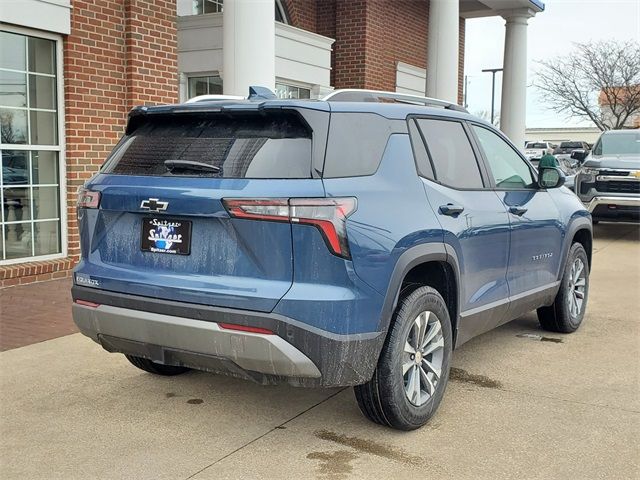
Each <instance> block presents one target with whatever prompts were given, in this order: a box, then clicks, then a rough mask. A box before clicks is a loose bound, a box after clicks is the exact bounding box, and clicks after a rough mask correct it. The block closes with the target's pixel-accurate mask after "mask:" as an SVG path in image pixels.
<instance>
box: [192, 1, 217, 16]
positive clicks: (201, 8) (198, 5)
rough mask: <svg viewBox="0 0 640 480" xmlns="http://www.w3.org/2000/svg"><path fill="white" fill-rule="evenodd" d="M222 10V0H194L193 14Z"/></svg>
mask: <svg viewBox="0 0 640 480" xmlns="http://www.w3.org/2000/svg"><path fill="white" fill-rule="evenodd" d="M220 12H222V0H193V15H202V14H205V13H220Z"/></svg>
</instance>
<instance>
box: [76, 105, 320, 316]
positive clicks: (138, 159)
mask: <svg viewBox="0 0 640 480" xmlns="http://www.w3.org/2000/svg"><path fill="white" fill-rule="evenodd" d="M194 110H195V109H186V110H185V111H183V112H176V111H169V112H163V110H162V109H161V108H160V109H157V111H154V110H153V109H151V110H149V111H148V112H146V113H144V114H141V115H136V116H133V117H132V118H131V119H130V122H129V126H128V128H127V134H126V135H125V136H124V138H123V139H122V140H121V141H120V143H119V144H118V145H117V146H116V148H115V149H114V151H113V152H112V154H111V156H110V157H109V158H108V159H107V161H106V162H105V164H104V166H103V168H102V169H101V173H100V174H99V175H98V176H96V177H95V178H94V179H93V180H92V181H91V182H90V183H89V184H88V185H87V186H86V188H87V190H88V191H89V193H90V194H91V195H93V194H92V193H91V192H99V204H98V208H80V209H79V212H80V213H79V217H80V229H81V239H82V246H83V252H82V261H81V263H80V265H79V266H78V268H77V270H76V283H78V284H79V285H86V286H92V287H97V288H101V289H105V290H110V291H115V292H122V293H128V294H135V295H143V296H151V297H156V298H164V299H171V300H179V301H184V302H191V303H201V304H206V305H216V306H224V307H232V308H241V309H250V310H257V311H271V310H272V309H273V308H274V307H275V305H276V304H277V302H278V300H280V298H282V297H283V296H284V294H285V293H286V292H287V290H288V289H289V288H290V286H291V283H292V278H293V260H292V257H293V254H292V236H291V224H290V223H287V222H277V221H254V220H252V219H244V218H231V217H230V216H229V214H228V213H227V210H226V209H225V205H224V202H223V199H238V198H254V199H255V198H288V197H323V196H324V189H323V187H322V181H321V180H320V179H319V178H314V177H317V174H316V173H315V171H314V161H313V158H312V157H313V154H312V152H313V153H319V154H323V153H324V152H323V150H322V151H321V152H318V151H316V152H314V143H316V142H317V143H321V142H320V141H319V140H318V138H316V139H314V132H313V128H312V127H311V126H310V124H309V122H308V121H307V120H306V119H305V116H304V109H302V108H299V109H297V110H296V109H291V110H287V109H282V108H281V107H278V108H273V109H270V110H269V109H264V108H258V107H254V106H248V105H240V106H239V108H238V109H237V110H234V109H230V108H226V109H218V110H220V111H215V112H198V111H194ZM300 112H302V113H300ZM306 113H307V115H308V116H310V117H311V118H312V119H313V121H312V122H311V123H312V124H313V123H314V122H315V123H316V124H317V123H318V122H320V123H322V122H328V113H327V114H323V115H322V117H326V118H324V119H323V118H320V117H319V116H318V114H320V113H322V112H318V111H308V112H306ZM320 130H322V129H320ZM316 137H317V134H316ZM325 140H326V139H325ZM315 150H317V148H316V149H315ZM89 206H90V205H89Z"/></svg>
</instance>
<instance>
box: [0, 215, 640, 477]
mask: <svg viewBox="0 0 640 480" xmlns="http://www.w3.org/2000/svg"><path fill="white" fill-rule="evenodd" d="M595 228H596V234H595V237H596V238H595V243H594V259H593V262H594V267H593V271H592V277H591V291H590V298H589V307H588V310H587V317H586V319H585V323H584V324H583V326H582V328H581V329H580V330H579V331H578V332H577V333H575V334H573V335H560V334H548V333H546V332H543V331H541V330H540V329H539V327H538V323H537V320H536V317H535V315H534V314H529V315H526V316H524V317H522V318H519V319H518V320H516V321H514V322H511V323H509V324H507V325H505V326H503V327H501V328H499V329H497V330H495V331H493V332H489V333H487V334H485V335H482V336H481V337H479V338H476V339H474V340H472V341H471V342H469V343H468V344H466V345H464V346H463V347H462V348H460V349H459V350H457V351H456V352H454V368H455V369H454V370H453V372H452V379H453V381H452V382H451V383H450V384H449V386H448V389H447V393H446V395H445V398H444V401H443V403H442V405H441V407H440V410H439V412H438V413H437V414H436V416H435V417H434V418H433V419H432V421H431V422H430V424H428V425H427V426H426V427H424V428H422V429H420V430H418V431H415V432H410V433H400V432H395V431H392V430H390V429H387V428H383V427H380V426H376V425H374V424H371V423H369V422H368V421H367V420H365V418H364V417H362V416H361V415H360V412H359V411H358V408H357V405H356V402H355V399H354V396H353V392H352V390H351V389H334V390H306V389H294V388H292V387H287V386H278V387H273V386H271V387H263V386H259V385H254V384H251V383H247V382H244V381H240V380H235V379H231V378H226V377H221V376H214V375H210V374H206V373H198V372H192V373H188V374H186V375H183V376H179V377H172V378H160V377H155V376H152V375H151V374H147V373H144V372H142V371H140V370H137V369H135V368H134V367H132V366H131V365H129V364H128V362H127V361H126V360H125V359H124V357H122V356H120V355H115V354H108V353H106V352H104V351H103V350H102V349H101V348H100V347H99V346H98V345H97V344H94V343H93V342H91V341H90V340H88V339H86V338H85V337H83V336H81V335H80V334H72V335H67V336H62V337H59V338H55V339H51V340H45V341H41V342H40V343H34V344H31V345H28V346H24V347H20V348H12V349H9V350H6V351H4V352H2V353H0V359H1V367H2V368H1V369H0V372H1V373H0V382H1V383H0V387H1V388H0V408H1V413H2V415H1V424H0V429H1V432H0V433H1V435H0V477H2V478H4V479H14V478H20V479H22V478H25V479H39V478H43V479H44V478H46V479H54V478H56V479H57V478H60V479H92V478H118V479H119V478H123V479H124V478H127V479H129V478H135V479H191V478H193V479H198V480H204V479H227V478H228V479H235V478H244V479H260V478H264V479H275V478H318V479H356V478H428V479H441V478H456V479H465V478H469V479H471V478H473V479H478V478H487V479H495V478H518V479H522V478H527V479H537V478H540V479H550V478H559V479H560V478H562V479H581V478H589V479H600V478H607V479H618V478H619V479H630V478H640V328H639V323H640V313H639V310H638V309H639V305H638V299H639V298H640V239H639V238H638V237H639V232H640V230H639V229H638V227H637V226H633V225H613V224H600V225H597V226H596V227H595ZM13 288H21V287H13ZM29 288H32V289H34V290H33V292H37V289H38V288H44V287H42V286H38V285H33V286H30V287H29ZM35 297H37V294H36V295H35V296H34V298H35ZM3 298H7V297H3ZM5 307H8V305H5ZM28 307H29V306H28V305H25V306H24V308H25V309H26V308H28ZM60 308H62V307H60ZM3 310H5V312H8V308H4V307H3ZM65 314H66V313H65ZM3 315H4V314H3ZM63 330H64V329H63ZM61 334H64V332H63V333H61ZM44 338H46V337H44Z"/></svg>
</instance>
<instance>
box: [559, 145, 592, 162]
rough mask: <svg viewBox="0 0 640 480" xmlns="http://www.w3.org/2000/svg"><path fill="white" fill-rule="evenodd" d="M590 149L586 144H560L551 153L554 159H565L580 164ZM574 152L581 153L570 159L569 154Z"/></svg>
mask: <svg viewBox="0 0 640 480" xmlns="http://www.w3.org/2000/svg"><path fill="white" fill-rule="evenodd" d="M590 150H591V147H590V146H589V144H588V143H587V142H560V146H559V147H558V148H556V149H555V150H554V151H553V154H554V155H555V156H556V158H558V159H560V158H566V159H569V160H573V161H575V162H580V163H581V162H582V161H584V159H585V158H586V156H587V155H588V154H589V151H590ZM574 151H580V152H582V154H581V155H575V156H574V158H571V154H572V153H573V152H574Z"/></svg>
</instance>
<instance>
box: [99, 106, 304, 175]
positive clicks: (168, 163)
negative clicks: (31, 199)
mask: <svg viewBox="0 0 640 480" xmlns="http://www.w3.org/2000/svg"><path fill="white" fill-rule="evenodd" d="M135 121H136V120H135V119H134V122H135ZM138 121H140V122H142V123H141V124H140V125H139V126H137V128H134V130H133V131H132V132H131V133H130V134H129V135H127V136H126V137H125V138H123V139H122V141H121V142H120V143H119V144H118V145H117V146H116V148H115V149H114V150H113V152H112V154H111V156H110V157H109V158H108V159H107V162H106V163H105V165H104V167H103V172H104V173H113V174H119V175H163V176H176V175H178V176H204V177H223V178H309V177H310V176H311V133H310V132H309V131H308V130H307V128H306V126H305V124H303V123H302V121H301V120H300V119H299V118H298V117H297V116H295V115H283V114H280V115H264V116H263V115H260V116H258V115H243V116H238V117H237V118H233V117H228V116H224V115H217V114H209V115H188V114H174V115H158V116H152V115H149V116H148V117H142V118H141V119H140V120H138Z"/></svg>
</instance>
